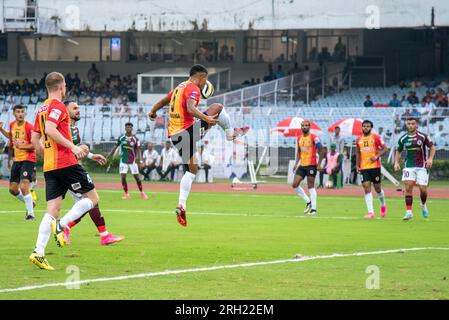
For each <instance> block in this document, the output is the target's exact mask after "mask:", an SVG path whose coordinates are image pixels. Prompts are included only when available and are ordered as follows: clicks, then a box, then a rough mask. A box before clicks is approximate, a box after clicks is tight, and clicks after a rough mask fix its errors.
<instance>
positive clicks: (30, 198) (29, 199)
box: [23, 193, 34, 216]
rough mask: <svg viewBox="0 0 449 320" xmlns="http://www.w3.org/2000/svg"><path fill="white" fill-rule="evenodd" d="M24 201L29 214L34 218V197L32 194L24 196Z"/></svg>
mask: <svg viewBox="0 0 449 320" xmlns="http://www.w3.org/2000/svg"><path fill="white" fill-rule="evenodd" d="M23 201H24V202H25V207H26V208H27V214H29V215H30V216H34V209H33V196H32V195H31V193H28V194H27V195H26V196H23Z"/></svg>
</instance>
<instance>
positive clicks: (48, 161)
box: [34, 99, 78, 172]
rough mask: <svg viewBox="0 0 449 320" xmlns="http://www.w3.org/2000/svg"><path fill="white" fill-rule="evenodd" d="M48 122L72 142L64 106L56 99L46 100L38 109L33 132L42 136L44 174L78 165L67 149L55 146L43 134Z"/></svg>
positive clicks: (70, 151) (67, 115)
mask: <svg viewBox="0 0 449 320" xmlns="http://www.w3.org/2000/svg"><path fill="white" fill-rule="evenodd" d="M48 121H50V122H53V123H55V124H56V126H57V127H56V128H57V130H58V131H59V132H60V133H61V135H62V136H63V137H64V138H66V139H67V140H69V141H72V133H71V130H70V117H69V114H68V112H67V109H66V107H65V105H64V104H63V103H62V102H61V101H59V100H56V99H51V100H50V99H47V100H45V101H44V104H43V105H42V107H41V108H40V109H39V111H38V112H37V115H36V120H35V122H34V131H35V132H38V133H40V134H41V135H42V139H43V144H44V172H47V171H52V170H56V169H62V168H66V167H70V166H73V165H76V164H78V161H77V160H76V157H75V155H74V154H73V152H72V150H70V149H69V148H67V147H65V146H62V145H60V144H57V143H56V142H55V141H54V140H53V139H51V138H50V137H49V136H47V135H46V134H45V125H46V123H47V122H48Z"/></svg>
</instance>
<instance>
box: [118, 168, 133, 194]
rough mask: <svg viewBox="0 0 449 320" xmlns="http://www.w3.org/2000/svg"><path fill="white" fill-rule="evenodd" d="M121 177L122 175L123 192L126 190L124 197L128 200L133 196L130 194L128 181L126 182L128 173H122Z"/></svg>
mask: <svg viewBox="0 0 449 320" xmlns="http://www.w3.org/2000/svg"><path fill="white" fill-rule="evenodd" d="M120 177H121V181H122V188H123V192H124V195H123V197H122V199H123V200H128V199H129V198H131V197H130V196H129V193H128V182H126V173H121V174H120Z"/></svg>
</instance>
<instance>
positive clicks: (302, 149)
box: [292, 120, 324, 215]
mask: <svg viewBox="0 0 449 320" xmlns="http://www.w3.org/2000/svg"><path fill="white" fill-rule="evenodd" d="M301 131H302V134H301V136H299V137H298V141H297V147H298V153H297V157H296V163H295V166H294V167H293V172H294V173H295V177H294V179H293V184H292V187H293V189H295V190H296V192H297V193H298V196H300V197H301V198H303V199H304V201H305V202H306V208H305V210H304V213H305V214H311V215H315V214H316V208H317V206H316V202H317V201H316V200H317V194H316V190H315V176H316V173H317V171H320V170H321V167H320V164H321V161H322V160H323V157H324V151H323V146H322V144H321V141H320V139H319V138H318V137H317V136H316V135H314V134H313V133H311V132H310V122H309V121H308V120H304V121H303V122H302V123H301ZM317 151H318V152H319V158H318V162H317V157H316V153H317ZM305 177H307V187H308V189H309V193H310V198H309V197H308V196H307V195H306V193H305V192H304V190H303V188H301V186H300V183H301V181H302V180H303V179H304V178H305Z"/></svg>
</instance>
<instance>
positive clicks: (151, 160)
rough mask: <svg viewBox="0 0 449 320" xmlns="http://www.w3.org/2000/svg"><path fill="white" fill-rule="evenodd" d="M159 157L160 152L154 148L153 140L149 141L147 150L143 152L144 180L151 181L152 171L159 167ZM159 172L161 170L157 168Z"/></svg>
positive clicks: (142, 171)
mask: <svg viewBox="0 0 449 320" xmlns="http://www.w3.org/2000/svg"><path fill="white" fill-rule="evenodd" d="M158 159H159V153H157V151H156V150H154V148H153V144H152V143H151V142H149V143H148V145H147V150H145V151H144V152H143V156H142V161H143V164H142V169H141V173H142V174H143V177H144V178H143V180H144V181H150V180H151V179H150V174H151V171H153V170H154V169H156V170H157V169H158V167H157V162H158ZM157 171H158V172H159V170H157Z"/></svg>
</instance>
